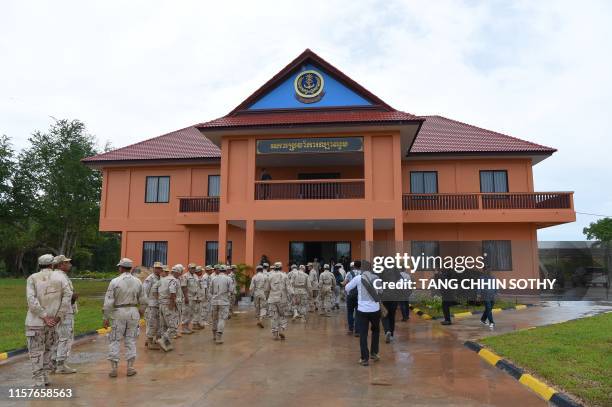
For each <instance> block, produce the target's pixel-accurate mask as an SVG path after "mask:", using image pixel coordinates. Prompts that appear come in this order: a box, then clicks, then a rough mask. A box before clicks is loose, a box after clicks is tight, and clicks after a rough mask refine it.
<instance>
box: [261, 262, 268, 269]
mask: <svg viewBox="0 0 612 407" xmlns="http://www.w3.org/2000/svg"><path fill="white" fill-rule="evenodd" d="M262 266H263V268H265V269H267V268H270V265H269V264H268V263H264V264H262Z"/></svg>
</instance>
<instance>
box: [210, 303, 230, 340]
mask: <svg viewBox="0 0 612 407" xmlns="http://www.w3.org/2000/svg"><path fill="white" fill-rule="evenodd" d="M211 307H212V331H213V332H217V333H220V334H222V333H223V330H224V329H225V320H226V319H227V317H228V316H229V305H211Z"/></svg>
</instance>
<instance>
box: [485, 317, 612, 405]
mask: <svg viewBox="0 0 612 407" xmlns="http://www.w3.org/2000/svg"><path fill="white" fill-rule="evenodd" d="M481 342H482V343H483V344H485V345H486V346H488V347H490V348H492V349H493V350H494V351H495V352H496V353H497V354H499V355H500V356H503V357H505V358H507V359H509V360H511V361H512V362H514V363H516V364H517V365H518V366H521V367H523V368H525V369H526V370H527V371H529V372H530V373H535V374H536V375H537V376H540V377H542V378H544V379H545V380H547V381H548V382H550V383H551V384H553V385H554V386H556V387H557V388H558V389H563V390H565V391H567V392H568V393H572V394H574V395H576V396H578V397H580V398H582V399H584V400H586V401H587V402H588V403H590V404H592V405H596V406H612V313H606V314H600V315H597V316H594V317H589V318H584V319H578V320H574V321H569V322H564V323H561V324H554V325H548V326H543V327H539V328H535V329H530V330H523V331H517V332H512V333H509V334H505V335H499V336H491V337H488V338H485V339H483V340H482V341H481Z"/></svg>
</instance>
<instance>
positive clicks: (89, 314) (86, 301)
mask: <svg viewBox="0 0 612 407" xmlns="http://www.w3.org/2000/svg"><path fill="white" fill-rule="evenodd" d="M72 283H73V285H74V290H75V291H76V292H77V293H79V295H80V297H79V300H78V305H79V312H78V313H77V314H76V318H75V327H74V329H75V335H78V334H80V333H84V332H88V331H92V330H94V329H97V328H100V327H101V326H102V304H103V302H104V293H105V292H106V288H107V287H108V282H107V281H89V280H84V281H78V280H77V281H73V282H72ZM25 292H26V280H25V279H0V326H2V335H0V352H7V351H10V350H13V349H18V348H23V347H25V346H26V341H25V333H24V332H25V327H24V323H25V317H26V313H27V310H28V304H27V301H26V296H25Z"/></svg>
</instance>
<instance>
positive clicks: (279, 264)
mask: <svg viewBox="0 0 612 407" xmlns="http://www.w3.org/2000/svg"><path fill="white" fill-rule="evenodd" d="M274 268H283V263H281V262H280V261H277V262H276V263H274Z"/></svg>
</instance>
